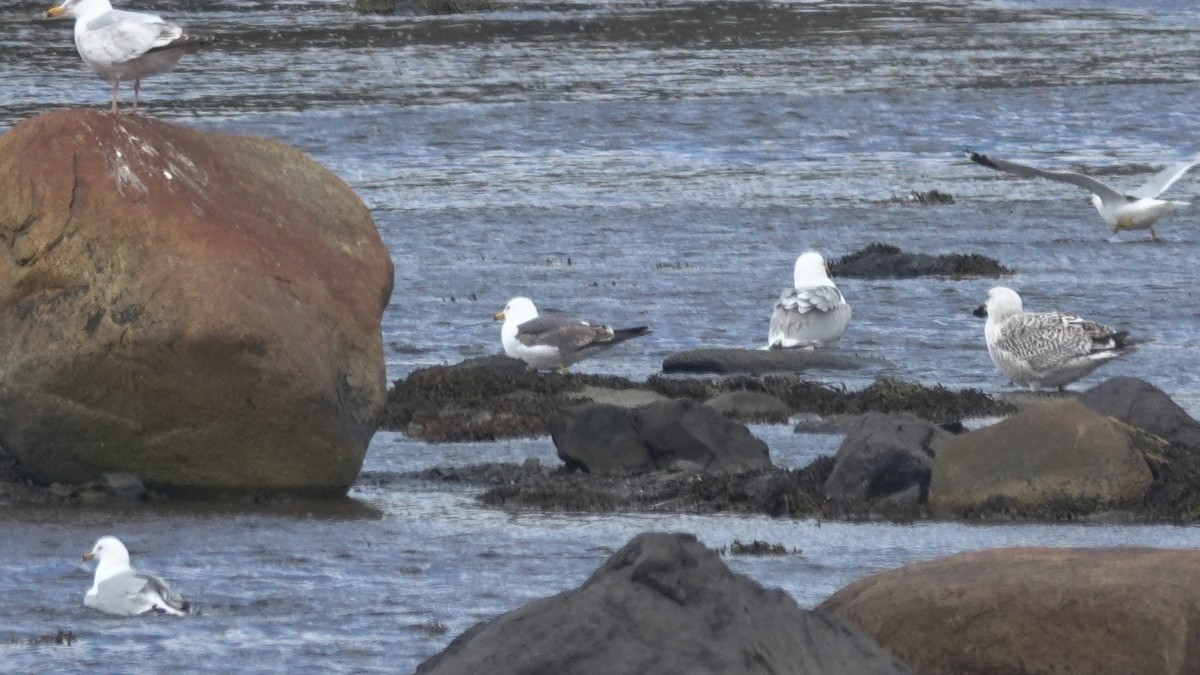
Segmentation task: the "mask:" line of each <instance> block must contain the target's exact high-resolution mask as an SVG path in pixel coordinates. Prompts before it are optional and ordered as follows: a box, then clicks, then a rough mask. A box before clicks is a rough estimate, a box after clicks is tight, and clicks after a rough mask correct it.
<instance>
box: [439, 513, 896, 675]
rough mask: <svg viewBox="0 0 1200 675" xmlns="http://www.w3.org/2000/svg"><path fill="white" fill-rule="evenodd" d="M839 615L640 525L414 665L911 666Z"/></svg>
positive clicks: (690, 669)
mask: <svg viewBox="0 0 1200 675" xmlns="http://www.w3.org/2000/svg"><path fill="white" fill-rule="evenodd" d="M908 672H909V671H908V669H907V668H906V667H905V666H904V665H903V664H901V663H900V662H898V661H896V660H895V658H894V657H892V656H891V655H890V654H888V653H887V652H885V651H883V650H882V649H880V648H879V646H878V645H876V644H875V643H874V642H873V641H872V640H870V639H869V638H866V637H865V636H864V635H862V633H861V632H859V631H858V630H857V629H855V628H853V627H851V626H850V625H848V624H846V623H844V622H843V621H841V620H840V619H837V618H834V617H831V616H828V615H825V614H820V613H817V612H811V611H806V610H803V609H801V608H800V607H799V606H798V605H797V604H796V601H795V600H793V599H792V598H791V597H790V596H788V595H787V594H786V593H784V592H783V591H781V590H778V589H775V590H767V589H765V588H763V587H762V586H759V585H758V584H757V583H755V582H754V581H753V580H751V579H749V578H748V577H745V576H742V575H740V574H735V573H734V572H732V571H730V570H729V568H728V567H727V566H726V565H725V563H724V561H722V560H721V558H720V556H719V555H717V554H716V553H714V552H712V551H710V550H708V549H706V548H705V547H704V546H703V545H702V544H700V543H699V542H698V541H696V537H695V536H694V535H690V534H662V533H643V534H639V535H637V536H636V537H634V538H633V539H632V540H630V541H629V543H628V544H626V545H625V546H624V548H622V549H621V550H620V551H617V552H616V553H615V554H613V556H612V557H611V558H609V559H608V561H607V562H605V563H604V564H603V565H602V566H601V567H600V568H599V569H598V570H596V572H595V573H593V574H592V576H591V578H589V579H588V580H587V581H586V582H584V584H583V585H582V586H580V587H579V588H576V589H573V590H569V591H566V592H564V593H560V594H558V595H555V596H552V597H549V598H543V599H541V600H535V601H534V602H531V603H529V604H527V605H525V606H523V607H520V608H518V609H516V610H513V611H512V612H509V613H508V614H504V615H502V616H500V617H497V618H495V619H492V620H490V621H485V622H483V623H480V624H477V625H475V626H474V627H472V628H470V629H469V630H467V632H465V633H463V634H462V635H460V636H459V637H457V638H456V639H455V640H454V641H453V642H451V643H450V645H449V646H448V647H447V648H446V649H445V650H444V651H442V652H441V653H440V654H437V655H435V656H433V657H432V658H430V659H429V660H427V661H425V662H424V663H422V664H421V665H420V666H418V667H417V673H420V674H423V675H454V674H458V673H462V674H464V675H476V674H477V673H572V675H592V674H595V675H600V674H603V675H626V674H628V675H634V674H640V673H656V674H661V675H673V674H678V675H685V674H691V673H728V674H730V675H737V674H741V673H747V674H749V673H792V674H793V675H805V674H812V675H818V674H820V675H838V674H840V673H844V674H846V675H872V674H876V673H877V674H880V675H882V674H884V673H887V674H895V673H908Z"/></svg>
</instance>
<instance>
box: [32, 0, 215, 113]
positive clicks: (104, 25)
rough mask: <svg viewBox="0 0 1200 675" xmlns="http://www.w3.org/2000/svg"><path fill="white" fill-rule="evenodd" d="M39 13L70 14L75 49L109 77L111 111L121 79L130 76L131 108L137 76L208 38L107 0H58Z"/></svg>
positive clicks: (162, 68)
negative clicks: (121, 8)
mask: <svg viewBox="0 0 1200 675" xmlns="http://www.w3.org/2000/svg"><path fill="white" fill-rule="evenodd" d="M44 16H45V17H46V18H49V19H53V18H58V17H67V18H74V19H75V48H76V49H77V50H79V56H80V57H82V58H83V62H84V63H86V64H87V66H88V67H89V68H91V69H92V70H94V71H96V73H97V74H98V75H100V77H102V78H104V79H106V80H109V81H110V82H112V107H111V108H109V112H111V113H112V114H114V115H115V114H117V89H118V88H119V87H120V85H121V80H133V112H136V111H137V104H138V94H139V93H140V92H141V89H142V78H143V77H146V76H148V75H156V74H158V73H165V72H167V71H169V70H171V69H173V68H174V67H175V65H176V64H177V63H179V59H180V58H181V57H182V56H183V55H184V54H186V53H188V52H192V51H196V50H197V49H200V48H201V47H204V46H205V45H207V44H209V43H210V42H212V41H213V39H214V38H213V37H212V36H210V35H192V34H189V33H185V32H184V30H183V29H182V28H180V27H179V26H176V25H174V24H171V23H167V22H166V21H163V20H162V19H161V18H159V17H158V16H155V15H154V14H143V13H141V12H125V11H121V10H117V9H113V7H112V5H111V4H110V3H109V1H108V0H63V2H62V3H61V4H59V5H55V6H54V7H51V8H50V9H48V10H46V13H45V15H44Z"/></svg>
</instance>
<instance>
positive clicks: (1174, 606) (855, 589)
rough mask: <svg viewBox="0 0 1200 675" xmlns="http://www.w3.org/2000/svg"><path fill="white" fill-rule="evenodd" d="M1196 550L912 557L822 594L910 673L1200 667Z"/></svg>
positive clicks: (1090, 673)
mask: <svg viewBox="0 0 1200 675" xmlns="http://www.w3.org/2000/svg"><path fill="white" fill-rule="evenodd" d="M1198 589H1200V553H1198V552H1196V551H1185V550H1173V551H1168V550H1154V549H1135V548H1114V549H1056V548H1017V549H997V550H991V551H982V552H978V553H968V554H964V555H956V556H951V557H947V558H941V559H938V560H933V561H930V562H923V563H917V564H914V565H908V566H906V567H902V568H899V569H896V570H889V571H887V572H882V573H879V574H875V575H872V576H870V577H867V578H865V579H861V580H859V581H855V582H853V583H851V584H850V585H848V586H846V587H845V588H842V589H841V590H839V591H838V592H837V593H835V594H834V595H833V596H831V597H830V598H829V599H827V600H826V601H824V602H823V603H821V604H820V605H819V606H818V607H817V610H818V611H823V612H829V613H831V614H834V615H836V616H839V617H841V618H843V619H845V620H846V621H848V622H850V623H852V624H854V625H856V626H858V627H859V628H861V629H863V630H864V631H866V632H867V633H868V634H869V635H871V636H872V637H874V638H875V639H876V640H878V641H879V643H880V644H882V645H883V646H884V647H885V648H887V649H888V650H890V651H891V652H892V653H894V654H896V655H897V656H899V657H900V658H901V659H903V660H904V661H905V662H906V663H908V664H910V665H911V666H912V667H913V669H914V670H916V671H917V672H920V673H927V674H929V675H952V674H953V675H959V674H961V673H1065V674H1072V673H1078V674H1080V675H1084V674H1086V675H1096V674H1100V675H1105V674H1112V675H1117V674H1122V675H1123V674H1125V673H1177V674H1179V675H1183V674H1184V673H1196V672H1200V642H1198V641H1197V640H1196V619H1197V616H1196V607H1198V606H1200V590H1198Z"/></svg>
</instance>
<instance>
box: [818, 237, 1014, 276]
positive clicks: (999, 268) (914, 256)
mask: <svg viewBox="0 0 1200 675" xmlns="http://www.w3.org/2000/svg"><path fill="white" fill-rule="evenodd" d="M829 272H830V273H831V274H832V275H833V276H835V277H855V278H858V279H910V278H913V277H949V278H951V279H964V278H975V277H1003V276H1009V275H1011V274H1012V273H1013V271H1012V270H1010V269H1008V268H1007V267H1005V266H1004V265H1001V264H1000V263H999V262H997V261H995V260H993V259H991V258H988V257H986V256H982V255H978V254H975V253H972V254H961V253H950V254H946V255H929V254H927V253H905V252H904V251H901V250H900V249H899V248H896V247H895V246H891V245H889V244H879V243H875V244H870V245H868V246H867V247H866V248H864V249H861V250H859V251H855V252H854V253H851V254H850V255H847V256H845V257H842V258H838V259H837V260H832V261H830V263H829Z"/></svg>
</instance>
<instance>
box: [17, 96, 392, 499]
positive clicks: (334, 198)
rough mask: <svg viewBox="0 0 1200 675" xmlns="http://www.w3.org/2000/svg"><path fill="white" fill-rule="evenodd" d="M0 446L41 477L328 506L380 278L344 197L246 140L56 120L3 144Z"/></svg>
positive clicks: (359, 449)
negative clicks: (311, 499)
mask: <svg viewBox="0 0 1200 675" xmlns="http://www.w3.org/2000/svg"><path fill="white" fill-rule="evenodd" d="M0 237H3V240H4V244H5V246H4V251H5V252H6V253H7V255H3V256H0V334H3V335H4V340H3V346H2V347H0V444H2V445H3V447H4V448H6V449H7V450H8V451H9V452H10V453H11V454H12V455H13V456H15V457H16V458H17V460H18V461H19V462H20V465H21V467H22V469H23V470H24V471H26V472H28V473H29V474H30V475H32V476H33V477H35V478H36V479H38V480H41V481H47V482H49V481H59V482H68V483H78V482H84V481H88V480H92V479H93V478H95V477H97V476H99V475H100V474H102V473H104V472H108V471H125V472H130V473H133V474H135V475H137V476H139V477H140V478H141V479H142V480H143V481H144V482H145V483H146V485H147V486H148V487H150V488H151V489H158V490H164V491H168V492H170V491H201V492H203V491H211V490H232V491H264V490H265V491H282V492H301V493H314V494H331V493H342V492H344V491H345V490H346V489H347V488H348V486H349V485H350V484H351V483H352V482H353V480H354V478H355V476H356V475H357V473H358V470H359V468H360V467H361V465H362V459H363V456H364V454H365V452H366V447H367V443H368V442H369V440H370V438H371V435H372V434H373V433H374V431H375V428H376V424H377V421H378V419H379V415H380V411H381V410H382V406H383V402H384V392H385V376H384V366H383V356H382V346H381V338H380V332H379V321H380V316H381V314H382V311H383V308H384V306H385V305H386V302H387V300H388V297H389V296H390V294H391V287H392V263H391V259H390V257H389V255H388V252H387V250H386V249H385V248H384V246H383V243H382V241H381V239H380V237H379V233H378V232H377V231H376V229H375V226H374V223H373V221H372V220H371V215H370V213H369V212H368V211H367V209H366V207H365V206H364V205H363V203H362V202H361V200H359V199H358V198H357V197H356V196H355V195H354V193H353V192H352V191H351V190H350V188H349V187H348V186H347V185H346V184H345V183H343V182H342V181H341V180H339V179H338V178H337V177H336V176H334V175H333V174H331V173H330V172H329V171H328V170H326V169H324V168H322V167H321V166H319V165H318V164H316V163H315V162H313V161H312V160H311V159H309V158H308V157H306V156H305V155H304V154H303V153H301V152H299V151H298V150H296V149H294V148H290V147H288V146H285V145H283V144H281V143H278V142H275V141H272V140H267V139H262V138H255V137H246V136H229V135H224V134H218V133H212V132H205V131H199V130H196V129H191V128H187V127H181V126H177V125H173V124H167V123H164V122H160V121H156V120H154V119H153V118H149V117H144V116H140V115H121V116H114V115H109V114H106V113H99V112H93V111H85V110H62V111H55V112H52V113H48V114H45V115H40V116H38V117H34V118H32V119H29V120H26V121H24V122H22V123H21V124H18V125H17V126H16V127H13V128H12V129H11V130H10V131H8V132H7V133H5V134H4V135H3V136H0Z"/></svg>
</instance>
